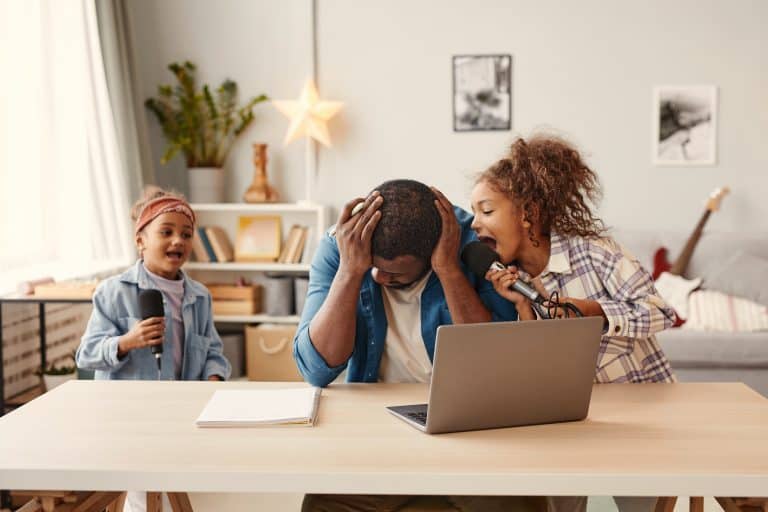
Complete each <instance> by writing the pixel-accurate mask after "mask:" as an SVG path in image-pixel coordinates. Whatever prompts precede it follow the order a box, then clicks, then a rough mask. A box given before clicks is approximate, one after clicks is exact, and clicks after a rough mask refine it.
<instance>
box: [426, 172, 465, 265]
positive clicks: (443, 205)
mask: <svg viewBox="0 0 768 512" xmlns="http://www.w3.org/2000/svg"><path fill="white" fill-rule="evenodd" d="M430 188H431V189H432V192H434V193H435V195H436V196H437V199H436V200H435V207H436V208H437V211H438V213H440V219H441V220H442V224H443V228H442V231H441V233H440V240H438V242H437V246H436V247H435V250H434V251H432V261H431V263H432V270H434V271H435V273H436V274H437V275H438V277H439V276H440V275H441V274H446V273H449V272H453V271H458V270H459V243H460V235H461V231H460V229H459V221H458V220H457V219H456V214H455V213H454V211H453V205H452V204H451V202H450V201H449V200H448V198H446V197H445V196H444V195H443V193H442V192H440V191H439V190H437V189H436V188H435V187H430Z"/></svg>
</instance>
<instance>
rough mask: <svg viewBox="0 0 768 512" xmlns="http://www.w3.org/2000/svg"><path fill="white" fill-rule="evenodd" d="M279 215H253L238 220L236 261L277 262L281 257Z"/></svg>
mask: <svg viewBox="0 0 768 512" xmlns="http://www.w3.org/2000/svg"><path fill="white" fill-rule="evenodd" d="M281 239H282V237H281V228H280V216H279V215H251V216H242V217H239V218H238V226H237V238H236V241H235V261H255V262H260V261H261V262H265V261H275V260H277V257H278V256H280V241H281Z"/></svg>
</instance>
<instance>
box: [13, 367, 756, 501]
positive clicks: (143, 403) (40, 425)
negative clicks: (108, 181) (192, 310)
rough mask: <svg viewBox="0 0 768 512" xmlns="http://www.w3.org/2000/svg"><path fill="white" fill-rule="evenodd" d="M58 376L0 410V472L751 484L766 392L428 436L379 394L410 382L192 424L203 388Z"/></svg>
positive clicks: (247, 483) (457, 484) (16, 480)
mask: <svg viewBox="0 0 768 512" xmlns="http://www.w3.org/2000/svg"><path fill="white" fill-rule="evenodd" d="M286 385H288V386H291V385H297V384H285V383H255V382H233V383H217V382H136V381H132V382H119V381H71V382H69V383H67V384H65V385H63V386H61V387H59V388H56V389H54V390H53V391H51V392H49V393H46V394H45V395H43V396H42V397H40V398H38V399H36V400H34V401H32V402H30V403H28V404H27V405H25V406H23V407H21V408H20V409H17V410H16V411H14V412H12V413H10V414H8V415H6V416H4V417H2V418H0V488H3V489H71V490H97V491H98V490H124V489H146V490H158V491H188V492H291V493H302V492H321V493H368V494H371V493H397V494H485V495H494V494H501V495H503V494H509V495H569V494H570V495H638V496H640V495H648V496H675V495H690V496H701V495H704V496H713V495H714V496H761V495H765V494H766V491H768V400H767V399H765V398H763V397H762V396H760V395H759V394H758V393H756V392H754V391H752V390H751V389H749V388H748V387H746V386H744V385H742V384H643V385H628V384H622V385H598V386H596V387H595V390H594V393H593V397H592V405H591V408H590V414H589V418H588V419H587V420H586V421H583V422H572V423H561V424H553V425H539V426H531V427H520V428H509V429H498V430H487V431H478V432H464V433H456V434H442V435H436V436H429V435H426V434H423V433H421V432H419V431H417V430H416V429H414V428H412V427H410V426H408V425H407V424H405V423H404V422H401V421H399V420H398V419H397V418H394V417H393V416H391V415H390V414H389V413H387V412H386V411H385V409H384V406H385V405H392V404H406V403H415V402H419V401H425V398H426V395H427V388H426V386H424V385H412V384H352V385H348V384H345V385H333V386H331V387H329V388H327V389H325V390H323V397H322V399H321V402H320V412H319V421H318V424H317V425H316V426H315V427H311V428H310V427H277V428H238V429H201V428H197V427H196V426H195V424H194V420H195V418H196V417H197V416H198V414H199V413H200V411H201V410H202V408H203V406H204V405H205V403H206V402H207V400H208V399H209V397H210V396H211V394H212V393H213V391H214V390H215V389H222V388H226V389H234V388H257V387H280V386H286Z"/></svg>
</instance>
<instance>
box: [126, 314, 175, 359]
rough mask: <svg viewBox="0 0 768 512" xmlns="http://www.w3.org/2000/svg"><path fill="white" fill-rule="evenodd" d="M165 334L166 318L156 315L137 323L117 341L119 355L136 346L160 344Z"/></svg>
mask: <svg viewBox="0 0 768 512" xmlns="http://www.w3.org/2000/svg"><path fill="white" fill-rule="evenodd" d="M164 336H165V318H163V317H161V316H156V317H152V318H147V319H145V320H142V321H141V322H136V324H135V325H134V326H133V327H132V328H131V330H130V331H128V332H127V333H125V334H124V335H122V336H121V337H120V339H119V340H118V342H117V355H118V357H122V356H124V355H125V354H127V353H128V352H130V351H131V350H133V349H136V348H143V347H150V346H152V345H160V344H161V343H162V342H163V337H164Z"/></svg>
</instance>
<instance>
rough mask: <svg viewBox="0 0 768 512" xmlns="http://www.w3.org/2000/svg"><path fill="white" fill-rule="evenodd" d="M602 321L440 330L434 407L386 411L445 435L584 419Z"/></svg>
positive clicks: (431, 392) (570, 320)
mask: <svg viewBox="0 0 768 512" xmlns="http://www.w3.org/2000/svg"><path fill="white" fill-rule="evenodd" d="M602 330H603V319H602V318H600V317H587V318H566V319H558V320H531V321H519V322H493V323H482V324H462V325H443V326H440V327H438V329H437V340H436V342H435V357H434V358H433V368H432V380H431V382H430V386H429V403H428V404H416V405H401V406H391V407H387V410H388V411H389V412H391V413H392V414H394V415H395V416H397V417H398V418H400V419H402V420H404V421H406V422H407V423H408V424H410V425H412V426H414V427H416V428H418V429H419V430H421V431H423V432H426V433H427V434H440V433H445V432H460V431H465V430H482V429H489V428H502V427H515V426H521V425H537V424H542V423H556V422H561V421H576V420H582V419H584V418H586V417H587V412H588V410H589V401H590V398H591V397H592V383H593V381H594V378H595V367H596V362H597V352H598V348H599V347H600V338H601V334H602Z"/></svg>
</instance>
